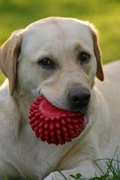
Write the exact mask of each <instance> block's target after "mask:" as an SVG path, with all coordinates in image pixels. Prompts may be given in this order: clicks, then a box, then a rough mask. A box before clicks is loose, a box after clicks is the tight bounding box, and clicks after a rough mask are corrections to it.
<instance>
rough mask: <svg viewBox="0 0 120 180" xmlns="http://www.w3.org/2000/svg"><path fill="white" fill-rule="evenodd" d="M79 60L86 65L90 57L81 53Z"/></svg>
mask: <svg viewBox="0 0 120 180" xmlns="http://www.w3.org/2000/svg"><path fill="white" fill-rule="evenodd" d="M79 59H80V61H81V62H82V63H87V62H88V61H89V60H90V55H89V54H87V53H85V52H81V53H80V56H79Z"/></svg>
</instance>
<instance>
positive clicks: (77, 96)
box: [68, 87, 91, 109]
mask: <svg viewBox="0 0 120 180" xmlns="http://www.w3.org/2000/svg"><path fill="white" fill-rule="evenodd" d="M90 96H91V95H90V92H89V90H88V89H87V88H85V87H74V88H71V89H70V90H69V92H68V101H69V103H70V106H71V107H72V108H73V109H75V108H79V109H80V108H81V109H82V108H85V107H86V106H87V105H88V103H89V102H90Z"/></svg>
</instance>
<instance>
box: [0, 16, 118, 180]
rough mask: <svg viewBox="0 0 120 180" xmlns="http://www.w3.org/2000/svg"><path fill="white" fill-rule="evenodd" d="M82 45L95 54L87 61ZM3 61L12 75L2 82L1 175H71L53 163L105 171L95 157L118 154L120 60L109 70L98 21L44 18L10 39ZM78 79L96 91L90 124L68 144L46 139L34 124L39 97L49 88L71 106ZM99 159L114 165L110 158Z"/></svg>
mask: <svg viewBox="0 0 120 180" xmlns="http://www.w3.org/2000/svg"><path fill="white" fill-rule="evenodd" d="M81 51H84V52H87V53H89V54H90V56H91V59H90V61H89V62H88V63H86V64H81V63H80V62H79V59H78V54H79V53H80V52H81ZM45 58H49V59H51V60H52V61H53V62H54V63H55V64H56V67H55V69H51V70H48V69H45V68H43V67H41V66H40V65H39V64H38V61H40V60H42V59H45ZM0 66H1V70H2V72H3V73H4V74H5V75H6V77H7V80H6V81H5V82H4V83H3V85H2V86H1V88H0V180H3V179H4V171H6V173H7V176H8V178H9V180H13V179H15V180H19V179H20V180H22V179H27V178H28V177H29V176H31V177H33V179H34V180H52V178H53V179H58V180H63V179H64V178H63V177H62V176H61V174H60V173H59V172H52V171H53V170H52V169H51V167H50V166H49V165H51V166H53V167H56V168H58V169H59V170H61V172H62V173H64V175H65V176H66V177H67V178H69V179H70V174H73V175H75V174H76V173H81V174H83V176H85V177H87V178H89V177H91V176H94V175H95V173H97V174H99V173H100V172H99V170H98V168H97V166H96V165H95V164H94V160H96V159H100V158H104V157H108V158H112V156H113V154H114V152H115V149H116V147H117V145H118V144H119V143H120V117H119V114H120V113H119V111H120V110H119V108H120V70H119V69H120V62H119V61H118V62H113V63H111V64H108V65H105V66H104V70H103V68H102V64H101V56H100V50H99V46H98V40H97V34H96V30H95V28H94V27H93V25H91V24H89V23H88V22H83V21H79V20H76V19H71V18H47V19H43V20H40V21H37V22H35V23H33V24H31V25H30V26H28V27H27V28H25V29H22V30H19V31H15V32H14V33H13V34H12V35H11V37H10V38H9V39H8V40H7V41H6V42H5V44H3V46H2V47H1V48H0ZM103 71H104V75H103ZM95 75H96V77H97V78H98V79H97V78H95ZM104 76H105V80H104V82H102V81H103V79H104ZM94 82H95V84H94ZM76 85H79V86H81V87H83V86H84V87H86V88H87V89H88V90H89V91H90V93H91V100H90V104H89V108H88V109H87V111H86V113H88V116H89V123H88V125H87V126H86V128H85V130H84V131H83V132H82V133H81V134H80V136H79V137H77V138H76V139H74V140H72V142H70V143H66V144H65V145H58V146H56V145H49V144H47V143H46V142H41V141H40V140H39V139H38V138H36V137H35V135H34V132H33V131H32V130H31V128H30V125H29V123H28V114H29V107H30V105H31V103H32V101H33V100H34V99H35V98H36V97H37V96H38V95H41V94H43V95H44V96H45V97H46V98H47V99H48V100H49V101H50V102H51V103H52V104H54V105H55V106H56V107H59V108H62V109H69V107H68V102H67V98H66V92H67V91H68V90H69V89H70V88H72V87H74V86H76ZM117 153H118V154H119V156H120V151H118V152H117ZM119 156H118V157H119ZM48 164H49V165H48ZM99 165H100V166H101V168H102V169H103V171H105V170H106V165H105V163H104V161H99ZM71 179H72V178H71Z"/></svg>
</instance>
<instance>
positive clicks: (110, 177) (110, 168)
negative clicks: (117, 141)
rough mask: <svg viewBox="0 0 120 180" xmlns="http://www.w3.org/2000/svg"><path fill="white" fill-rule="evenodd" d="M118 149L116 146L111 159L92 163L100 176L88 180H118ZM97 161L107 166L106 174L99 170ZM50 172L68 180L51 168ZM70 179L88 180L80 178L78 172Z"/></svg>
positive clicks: (119, 165) (119, 164) (119, 170)
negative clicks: (54, 172)
mask: <svg viewBox="0 0 120 180" xmlns="http://www.w3.org/2000/svg"><path fill="white" fill-rule="evenodd" d="M118 148H119V145H118V146H117V148H116V150H115V153H114V155H113V157H112V158H104V159H98V160H95V161H94V162H95V165H96V166H97V167H98V169H99V170H100V172H101V175H100V176H98V175H95V176H94V177H91V178H90V179H89V180H120V159H119V158H120V157H118V155H117V151H118ZM115 156H116V157H117V158H116V157H115ZM98 161H104V163H106V165H107V170H106V172H104V171H103V170H102V169H101V167H100V166H99V164H98ZM50 167H51V166H50ZM52 170H53V171H58V172H59V173H60V174H61V176H62V177H63V180H69V178H66V177H65V175H64V174H63V173H62V172H61V171H59V170H58V169H56V168H52ZM70 177H71V178H72V179H73V180H88V179H86V178H85V177H84V176H82V174H80V173H79V172H78V173H77V174H75V175H73V174H71V175H70ZM53 180H59V179H57V177H56V179H53Z"/></svg>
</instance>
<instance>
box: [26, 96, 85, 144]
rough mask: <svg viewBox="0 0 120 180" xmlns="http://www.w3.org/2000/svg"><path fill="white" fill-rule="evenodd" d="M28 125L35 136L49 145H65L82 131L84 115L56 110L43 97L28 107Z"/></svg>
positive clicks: (39, 97)
mask: <svg viewBox="0 0 120 180" xmlns="http://www.w3.org/2000/svg"><path fill="white" fill-rule="evenodd" d="M29 113H30V115H29V123H30V125H31V128H32V130H33V131H34V132H35V135H36V136H37V137H38V138H40V139H41V140H42V141H47V142H48V143H49V144H55V145H58V144H61V145H62V144H65V143H66V142H70V141H71V140H72V139H73V138H76V137H77V136H79V134H80V133H81V132H82V131H83V130H84V115H83V114H81V113H78V112H73V111H67V110H62V109H58V108H56V107H55V106H53V105H52V104H51V103H50V102H49V101H48V100H47V99H46V98H44V97H43V96H38V97H37V98H36V100H35V101H34V102H33V104H32V105H31V107H30V112H29Z"/></svg>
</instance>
